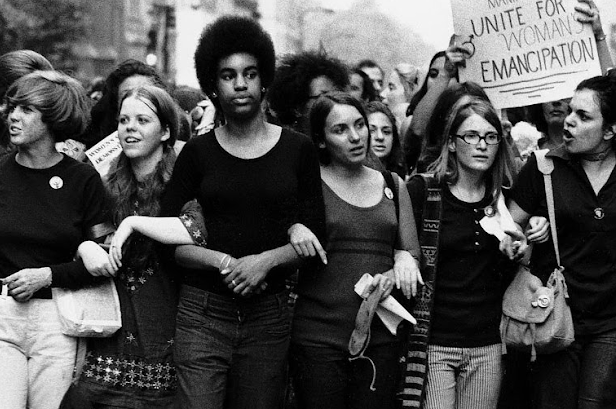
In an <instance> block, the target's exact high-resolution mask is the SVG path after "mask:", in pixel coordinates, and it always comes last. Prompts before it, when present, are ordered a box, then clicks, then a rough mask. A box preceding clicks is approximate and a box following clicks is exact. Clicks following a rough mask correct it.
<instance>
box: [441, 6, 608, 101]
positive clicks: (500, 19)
mask: <svg viewBox="0 0 616 409" xmlns="http://www.w3.org/2000/svg"><path fill="white" fill-rule="evenodd" d="M576 5H584V4H583V3H579V2H578V1H577V0H451V7H452V11H453V19H454V29H455V33H456V34H457V35H458V36H459V37H458V38H463V39H462V40H458V41H459V42H460V44H459V45H463V46H464V47H465V48H467V49H468V50H469V51H471V53H472V56H471V57H470V58H469V59H468V60H467V62H466V68H462V69H461V70H460V81H474V82H476V83H478V84H479V85H481V86H482V87H483V89H484V90H485V91H486V93H487V94H488V96H489V97H490V100H491V101H492V103H493V104H494V106H496V107H497V108H509V107H516V106H524V105H531V104H537V103H542V102H548V101H554V100H558V99H562V98H568V97H571V96H572V95H573V91H574V89H575V87H576V86H577V84H579V83H580V81H582V80H583V79H586V78H589V77H592V76H595V75H600V73H601V69H600V66H599V56H598V55H597V47H596V43H595V38H594V35H593V32H592V28H591V27H590V25H589V24H585V25H584V24H581V23H580V22H578V21H577V20H576V18H575V17H576V14H577V12H576V11H575V9H574V6H576ZM462 43H464V44H462Z"/></svg>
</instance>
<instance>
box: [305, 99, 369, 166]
mask: <svg viewBox="0 0 616 409" xmlns="http://www.w3.org/2000/svg"><path fill="white" fill-rule="evenodd" d="M336 105H349V106H352V107H353V108H355V109H357V111H358V112H359V113H360V114H361V116H362V117H363V118H364V121H365V122H366V127H367V126H368V117H367V115H366V110H365V109H364V106H363V104H362V103H361V101H360V100H359V99H357V98H355V97H354V96H352V95H350V94H347V93H346V92H339V91H336V92H329V93H327V94H323V95H321V96H320V97H319V98H318V99H317V100H316V102H315V103H314V105H313V106H312V108H311V109H310V116H309V117H310V137H311V138H312V142H313V143H314V145H315V146H316V147H317V148H318V153H319V162H320V163H322V164H323V165H328V164H329V163H330V162H331V157H330V154H329V151H328V150H327V149H326V148H321V147H319V145H321V144H322V143H323V142H325V122H326V121H327V117H328V116H329V114H330V113H331V112H332V109H333V108H334V107H335V106H336ZM367 149H368V151H369V150H370V138H368V146H367ZM366 157H367V156H366Z"/></svg>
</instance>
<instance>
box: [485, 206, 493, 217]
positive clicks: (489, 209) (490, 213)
mask: <svg viewBox="0 0 616 409" xmlns="http://www.w3.org/2000/svg"><path fill="white" fill-rule="evenodd" d="M483 212H484V213H485V215H486V216H488V217H492V216H494V215H495V214H496V210H494V207H492V206H487V207H485V208H484V209H483Z"/></svg>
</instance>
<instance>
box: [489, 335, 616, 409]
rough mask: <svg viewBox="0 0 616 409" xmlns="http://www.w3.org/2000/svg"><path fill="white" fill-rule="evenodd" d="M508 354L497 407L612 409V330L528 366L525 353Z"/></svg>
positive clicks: (615, 382)
mask: <svg viewBox="0 0 616 409" xmlns="http://www.w3.org/2000/svg"><path fill="white" fill-rule="evenodd" d="M508 355H509V356H507V360H509V361H510V362H508V363H507V365H506V373H505V379H504V383H505V385H504V386H505V389H504V392H505V394H504V395H503V396H502V398H501V405H500V408H503V409H504V408H511V409H514V408H515V409H522V408H524V409H526V408H527V407H531V408H533V409H557V408H558V409H613V408H616V330H612V331H609V332H605V333H603V334H598V335H589V336H577V337H576V340H575V342H574V343H573V344H571V346H570V347H569V348H567V349H566V350H565V351H561V352H557V353H554V354H548V355H538V356H537V361H536V362H535V363H534V364H532V365H526V362H528V360H529V356H528V355H526V354H520V353H515V352H514V353H513V354H508ZM524 379H529V380H530V382H521V381H523V380H524ZM511 385H517V387H516V388H515V390H511V389H512V388H510V387H509V386H511ZM521 397H522V399H521ZM516 400H517V402H516ZM514 402H515V403H514ZM528 402H530V405H528V404H527V403H528Z"/></svg>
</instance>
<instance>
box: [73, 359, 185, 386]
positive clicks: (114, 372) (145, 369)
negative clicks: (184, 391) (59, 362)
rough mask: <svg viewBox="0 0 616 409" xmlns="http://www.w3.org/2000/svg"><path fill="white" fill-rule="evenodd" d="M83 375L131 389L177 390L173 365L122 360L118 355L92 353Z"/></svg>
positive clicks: (139, 360) (99, 381) (87, 360)
mask: <svg viewBox="0 0 616 409" xmlns="http://www.w3.org/2000/svg"><path fill="white" fill-rule="evenodd" d="M82 376H84V377H85V378H89V379H91V380H94V381H95V382H98V383H103V384H108V385H110V386H114V387H122V388H129V389H153V390H168V391H173V390H175V388H176V376H175V367H174V366H173V365H172V364H171V363H169V362H166V363H160V362H157V363H150V362H148V361H146V360H144V359H140V358H124V359H121V358H119V357H118V356H115V355H94V354H92V353H91V352H88V354H87V355H86V363H85V366H84V368H83V375H82Z"/></svg>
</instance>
